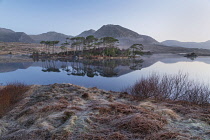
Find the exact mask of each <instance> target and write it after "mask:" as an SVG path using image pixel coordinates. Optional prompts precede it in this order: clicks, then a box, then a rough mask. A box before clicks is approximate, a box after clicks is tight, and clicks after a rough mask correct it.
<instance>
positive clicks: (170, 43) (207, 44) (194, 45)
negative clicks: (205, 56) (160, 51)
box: [161, 40, 210, 49]
mask: <svg viewBox="0 0 210 140" xmlns="http://www.w3.org/2000/svg"><path fill="white" fill-rule="evenodd" d="M161 44H163V45H167V46H180V47H185V48H202V49H210V40H209V41H206V42H180V41H176V40H166V41H163V42H161Z"/></svg>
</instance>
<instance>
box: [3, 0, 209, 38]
mask: <svg viewBox="0 0 210 140" xmlns="http://www.w3.org/2000/svg"><path fill="white" fill-rule="evenodd" d="M105 24H118V25H121V26H124V27H126V28H129V29H131V30H134V31H136V32H138V33H139V34H144V35H149V36H152V37H153V38H155V39H156V40H158V41H164V40H168V39H170V40H180V41H197V42H199V41H200V42H201V41H207V40H210V0H0V27H3V28H9V29H12V30H14V31H23V32H25V33H27V34H40V33H43V32H48V31H56V32H61V33H64V34H68V35H77V34H79V33H81V32H82V31H84V30H88V29H95V30H97V29H99V28H100V27H101V26H102V25H105Z"/></svg>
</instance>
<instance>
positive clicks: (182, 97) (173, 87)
mask: <svg viewBox="0 0 210 140" xmlns="http://www.w3.org/2000/svg"><path fill="white" fill-rule="evenodd" d="M126 92H128V93H130V94H131V95H134V96H136V97H138V98H140V99H147V98H155V99H157V100H166V99H170V100H174V101H187V102H191V103H195V104H199V105H204V104H209V103H210V89H209V87H208V86H207V85H205V84H201V83H199V82H195V81H193V80H189V77H188V74H183V73H181V72H179V73H178V74H177V75H158V74H152V75H149V76H148V77H143V78H141V79H140V80H139V81H137V82H136V83H135V84H134V85H133V86H131V87H128V88H127V89H126Z"/></svg>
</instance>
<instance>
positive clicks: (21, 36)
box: [0, 24, 158, 48]
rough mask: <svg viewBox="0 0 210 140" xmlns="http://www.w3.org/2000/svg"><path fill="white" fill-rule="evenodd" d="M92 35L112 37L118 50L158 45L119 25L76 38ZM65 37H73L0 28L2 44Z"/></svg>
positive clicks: (54, 33)
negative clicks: (26, 32)
mask: <svg viewBox="0 0 210 140" xmlns="http://www.w3.org/2000/svg"><path fill="white" fill-rule="evenodd" d="M89 35H94V36H95V37H97V38H102V37H114V38H117V39H118V40H119V42H120V44H119V47H120V48H127V47H129V46H131V45H132V44H135V43H141V44H156V43H158V42H157V41H156V40H155V39H153V38H152V37H149V36H146V35H140V34H138V33H136V32H134V31H132V30H129V29H127V28H124V27H122V26H120V25H110V24H109V25H104V26H102V27H101V28H100V29H98V30H97V31H95V30H93V29H91V30H87V31H84V32H82V33H81V34H79V35H78V36H80V37H87V36H89ZM67 37H73V36H70V35H65V34H62V33H57V32H47V33H43V34H39V35H27V34H25V33H18V32H14V31H12V30H10V29H4V28H0V41H2V42H24V43H39V42H40V41H43V40H44V41H47V40H58V41H60V42H61V43H63V42H65V40H66V38H67Z"/></svg>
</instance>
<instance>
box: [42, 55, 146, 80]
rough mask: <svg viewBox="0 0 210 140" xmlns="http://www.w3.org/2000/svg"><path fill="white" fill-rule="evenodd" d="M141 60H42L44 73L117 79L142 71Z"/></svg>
mask: <svg viewBox="0 0 210 140" xmlns="http://www.w3.org/2000/svg"><path fill="white" fill-rule="evenodd" d="M142 62H143V61H142V60H141V59H117V60H72V61H55V60H42V71H43V72H61V71H62V72H66V73H67V75H73V76H87V77H95V76H99V75H100V76H102V77H116V76H119V74H120V73H123V72H124V71H126V70H130V71H133V70H141V68H142Z"/></svg>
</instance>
